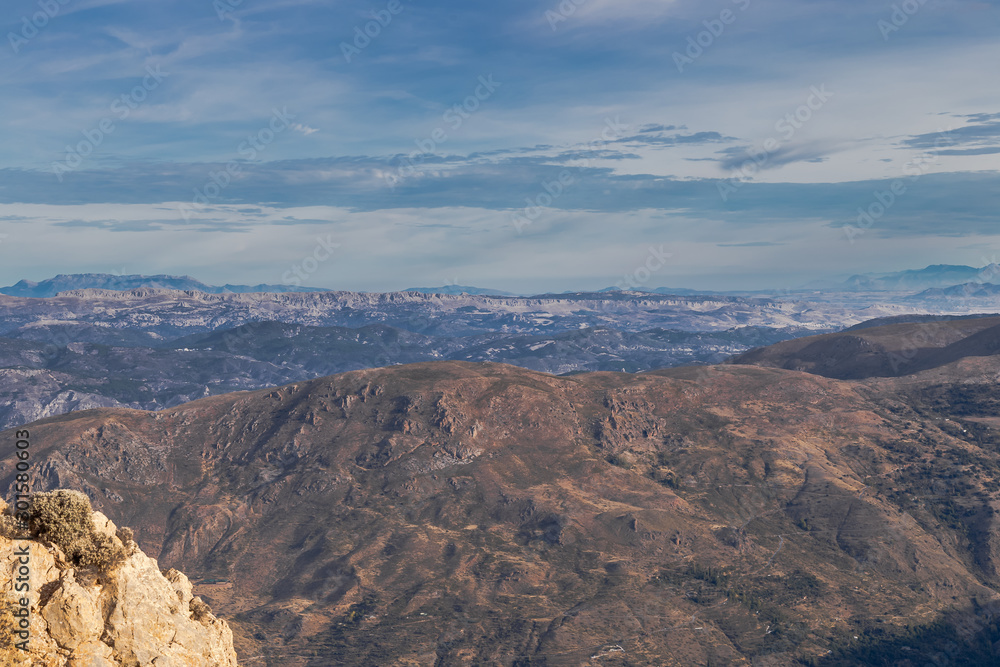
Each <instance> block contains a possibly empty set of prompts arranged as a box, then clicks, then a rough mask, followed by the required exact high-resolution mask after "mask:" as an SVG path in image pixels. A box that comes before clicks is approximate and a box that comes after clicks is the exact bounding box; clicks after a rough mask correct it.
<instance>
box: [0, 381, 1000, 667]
mask: <svg viewBox="0 0 1000 667" xmlns="http://www.w3.org/2000/svg"><path fill="white" fill-rule="evenodd" d="M984 387H985V391H986V392H987V394H986V395H984V396H982V397H979V398H976V397H974V396H972V397H970V396H969V395H966V396H965V397H964V398H963V406H964V407H963V409H964V410H965V412H964V413H963V415H962V416H959V415H957V414H955V413H954V412H953V411H951V410H952V407H951V403H950V402H949V401H950V399H949V395H948V394H942V393H937V394H934V395H933V396H932V395H929V394H928V395H926V396H923V397H922V398H920V397H917V396H916V395H914V396H909V395H906V400H905V401H904V400H903V398H902V397H904V394H901V393H899V392H898V391H896V390H891V389H890V388H887V387H883V388H881V389H872V388H864V387H861V386H859V385H856V384H852V383H845V382H839V381H836V380H831V379H827V378H823V377H819V376H815V375H808V374H803V373H797V372H791V371H785V370H779V369H769V368H753V367H747V366H720V367H708V368H701V369H698V368H683V369H673V370H667V371H657V372H653V373H645V374H640V375H624V374H615V373H594V374H584V375H576V376H572V377H553V376H550V375H545V374H541V373H535V372H531V371H526V370H524V369H519V368H514V367H510V366H503V365H497V364H468V363H462V362H435V363H428V364H415V365H409V366H399V367H394V368H385V369H373V370H365V371H357V372H351V373H347V374H343V375H338V376H333V377H328V378H320V379H316V380H312V381H309V382H300V383H296V384H294V385H289V386H286V387H282V388H278V389H273V390H263V391H255V392H249V393H240V394H233V395H225V396H216V397H211V398H206V399H202V400H199V401H195V402H193V403H189V404H186V405H183V406H178V407H176V408H172V409H169V410H165V411H162V412H159V413H145V412H139V411H130V410H92V411H85V412H80V413H75V414H71V415H64V416H60V417H55V418H51V419H47V420H44V421H42V422H39V423H37V424H33V425H31V427H30V431H31V440H32V452H33V453H32V456H33V461H34V466H35V468H34V469H35V471H36V485H37V486H38V487H39V488H55V487H57V486H58V487H72V488H78V489H81V490H84V491H86V492H87V493H88V495H90V497H91V498H92V499H94V502H95V504H96V505H99V506H100V508H101V509H102V511H104V512H105V513H106V514H108V515H109V516H111V517H112V518H113V519H115V520H116V521H119V522H120V523H127V524H129V525H133V526H137V527H138V533H137V540H138V542H139V543H140V545H142V547H143V548H144V549H146V550H147V551H150V552H151V553H156V554H158V557H159V561H160V563H161V565H162V566H164V567H171V566H172V567H178V566H180V567H182V568H183V569H185V571H187V572H188V573H189V574H191V575H192V576H193V577H194V578H196V579H202V580H208V581H206V582H205V583H203V584H201V585H200V587H199V588H198V591H199V592H200V593H201V594H203V595H204V596H206V599H207V600H208V601H209V602H210V603H211V604H212V605H213V608H215V609H216V610H217V612H218V613H220V615H222V616H223V617H226V618H228V619H230V622H231V624H232V626H233V628H234V632H235V633H236V636H237V648H238V650H239V651H240V652H241V653H242V654H243V655H244V656H246V655H264V656H267V660H268V664H270V665H283V666H284V665H289V666H295V665H329V664H338V665H371V664H379V665H382V664H400V665H403V664H414V665H415V664H442V665H445V664H447V665H451V664H455V665H459V664H502V665H514V664H517V665H527V664H532V665H533V664H547V665H577V664H586V663H587V662H588V661H589V660H591V659H592V658H591V656H601V657H600V658H593V659H595V660H598V659H599V660H600V661H601V664H611V665H684V666H687V665H697V664H708V663H709V662H712V664H716V663H721V664H747V665H749V664H751V661H753V660H756V661H758V662H759V661H766V663H767V664H774V665H786V664H789V665H790V664H793V661H794V660H796V659H798V658H802V659H815V660H817V661H818V660H821V659H822V656H824V655H825V654H826V653H827V652H828V651H841V650H853V649H852V648H851V647H852V646H856V642H854V640H852V639H851V637H853V636H855V635H857V636H859V637H862V638H863V639H864V641H866V642H868V641H869V640H870V641H871V642H876V643H877V642H879V641H885V640H887V639H891V638H895V637H897V636H900V635H901V633H903V632H904V631H905V628H904V626H911V627H921V626H923V627H934V626H932V625H931V624H933V623H934V622H936V621H939V620H941V619H942V618H952V619H956V620H954V622H955V623H958V622H961V623H963V624H964V625H961V628H960V629H958V630H954V632H953V635H954V633H958V634H957V635H954V636H962V635H961V633H966V635H968V636H971V634H970V633H974V632H975V629H976V628H977V627H978V628H980V629H982V628H983V627H984V626H982V625H981V624H980V625H979V626H975V625H974V623H973V622H974V621H975V622H978V621H977V619H980V618H985V616H984V615H985V614H987V612H988V611H989V610H990V609H993V605H994V604H995V603H996V602H997V600H998V595H997V593H996V587H997V585H998V584H1000V577H998V568H1000V541H998V540H997V537H996V536H997V534H998V528H1000V526H997V518H996V516H995V512H994V507H996V506H998V505H997V503H998V502H1000V501H998V500H997V491H998V490H1000V484H998V483H997V481H996V479H997V473H1000V465H998V462H1000V455H998V452H1000V439H998V438H997V436H996V435H994V433H993V432H992V431H991V429H990V428H989V427H988V426H987V425H985V424H984V423H981V422H976V421H974V420H975V419H979V418H980V415H983V416H984V418H986V417H989V415H990V414H991V413H990V412H989V408H988V403H989V401H988V400H987V399H989V400H992V399H991V398H990V397H991V396H992V395H991V394H989V391H990V387H989V386H984ZM918 399H919V400H918ZM977 400H979V401H980V403H981V404H982V406H983V407H981V408H976V407H975V406H976V405H978V404H977V403H976V401H977ZM907 401H908V402H907ZM983 401H985V402H983ZM977 409H978V410H980V412H977ZM945 417H947V418H948V419H951V420H952V421H949V422H946V421H945V420H944V418H945ZM959 419H961V420H962V421H961V422H957V421H955V420H959ZM955 423H961V424H963V428H965V431H962V430H961V429H958V428H955V427H954V424H955ZM975 424H979V426H975ZM9 436H10V434H9V433H8V434H4V435H3V436H2V438H0V460H2V468H0V476H2V478H3V480H5V481H6V482H8V483H9V482H10V481H11V480H12V477H11V475H12V471H13V467H12V466H13V463H14V458H13V444H12V443H13V438H12V437H9ZM977 610H978V611H977ZM948 615H954V616H948ZM949 627H951V626H949ZM909 636H910V635H905V637H909ZM995 639H1000V637H997V638H995ZM995 639H994V641H995ZM977 642H978V640H977ZM866 645H868V644H866ZM976 645H977V646H978V645H979V643H977V644H976ZM897 648H898V646H897ZM926 648H927V647H926V646H921V648H920V650H924V649H926ZM817 664H819V663H817ZM846 664H850V663H846ZM854 664H857V663H854Z"/></svg>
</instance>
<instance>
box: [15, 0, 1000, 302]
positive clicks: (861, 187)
mask: <svg viewBox="0 0 1000 667" xmlns="http://www.w3.org/2000/svg"><path fill="white" fill-rule="evenodd" d="M32 22H34V25H32ZM0 27H2V29H3V34H4V36H5V39H4V40H3V43H2V44H0V83H2V90H3V93H4V94H3V95H2V96H0V136H2V138H3V143H2V144H0V146H2V148H0V260H2V261H0V283H3V284H9V283H12V282H15V281H16V280H19V279H21V278H29V279H35V280H38V279H42V278H45V277H49V276H51V275H53V274H55V273H75V272H105V273H114V272H126V273H147V274H154V273H170V274H190V275H192V276H194V277H196V278H198V279H200V280H203V281H206V282H212V283H217V284H221V283H226V282H230V283H236V282H240V283H259V282H269V283H279V282H283V281H287V276H288V272H289V270H290V269H291V268H297V269H298V271H297V273H298V274H302V273H303V272H304V274H305V276H306V278H307V279H306V280H305V282H307V283H308V284H312V285H316V286H321V287H333V288H339V289H358V290H370V291H375V290H391V289H400V288H405V287H410V286H417V285H441V284H446V283H459V284H473V285H480V286H489V287H494V288H498V289H507V290H510V291H518V292H527V291H547V290H565V289H599V288H602V287H606V286H608V285H612V284H615V283H617V282H619V281H621V279H622V277H623V276H625V275H634V272H635V270H636V269H637V268H638V267H641V266H643V265H644V263H645V262H646V261H647V259H648V257H649V256H650V253H651V252H653V251H654V250H656V251H658V252H659V253H660V254H661V255H662V254H663V253H664V252H665V251H666V252H669V254H670V259H669V261H667V262H664V263H663V266H662V267H661V268H660V269H659V270H657V271H656V272H654V273H653V274H652V275H650V276H649V278H648V280H647V282H646V286H648V287H658V286H664V285H666V286H675V287H696V288H699V287H700V288H712V289H747V288H766V287H773V288H783V287H792V286H796V285H799V284H801V283H804V282H807V281H810V280H815V279H824V278H829V277H833V276H838V275H847V274H852V273H858V272H866V271H889V270H897V269H904V268H914V267H920V266H924V265H927V264H932V263H955V264H970V265H975V266H980V265H982V264H985V263H986V262H988V261H992V260H993V259H994V258H995V257H996V255H997V254H998V253H1000V238H998V229H1000V228H998V224H997V223H998V218H997V211H998V210H1000V206H998V204H1000V174H998V171H997V167H998V165H1000V89H998V88H997V86H996V85H995V79H996V76H995V72H996V71H997V70H998V66H1000V42H998V41H997V40H996V35H997V34H998V33H1000V30H998V28H1000V3H997V2H965V1H944V0H925V1H924V2H923V3H921V2H920V0H908V2H906V3H895V4H893V3H886V4H883V3H880V2H856V1H854V0H846V1H843V0H841V1H838V2H822V1H820V2H808V3H804V2H791V1H786V0H774V1H770V2H768V1H765V0H719V1H714V2H689V1H685V0H676V1H673V2H670V1H658V0H631V1H630V0H617V1H611V0H565V2H562V3H560V2H541V3H538V2H521V1H518V0H514V1H511V2H505V3H482V4H481V5H480V4H473V3H459V2H442V1H436V2H435V1H431V0H420V2H410V1H409V0H392V1H389V0H386V1H383V0H375V1H373V2H368V1H360V0H343V1H333V2H330V1H324V2H313V1H310V0H242V1H241V2H237V0H215V1H213V0H180V1H173V0H172V1H171V2H159V3H157V2H143V1H140V0H31V1H27V0H8V2H6V3H5V4H4V9H3V13H2V14H0ZM366 30H367V32H368V35H365V34H364V33H365V31H366ZM859 209H860V211H859ZM861 212H867V213H868V216H867V217H866V216H863V215H861ZM317 258H321V259H317ZM306 269H308V270H306ZM283 277H284V278H283Z"/></svg>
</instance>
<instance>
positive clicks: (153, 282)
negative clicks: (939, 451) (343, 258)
mask: <svg viewBox="0 0 1000 667" xmlns="http://www.w3.org/2000/svg"><path fill="white" fill-rule="evenodd" d="M991 279H1000V265H998V264H995V263H991V264H987V265H986V266H984V267H981V268H975V267H971V266H964V265H951V264H936V265H931V266H927V267H925V268H923V269H910V270H906V271H896V272H889V273H865V274H858V275H853V276H851V277H850V278H848V279H847V280H845V281H843V282H836V281H816V282H814V283H811V284H809V285H806V286H804V287H802V288H798V289H791V290H786V291H787V292H789V293H800V292H802V293H814V292H816V290H828V291H835V292H836V291H844V292H887V291H888V292H919V291H923V290H937V289H947V288H955V289H957V288H958V287H959V286H962V285H966V284H970V283H971V284H982V283H988V282H989V281H990V280H991ZM144 288H149V289H170V290H181V291H196V292H205V293H208V294H245V293H256V292H271V293H284V292H329V291H336V290H334V289H329V288H321V287H301V286H297V285H292V284H280V285H272V284H258V285H230V284H226V285H222V286H216V285H207V284H205V283H203V282H201V281H198V280H195V279H194V278H192V277H190V276H170V275H155V276H144V275H138V274H129V275H125V274H110V273H80V274H60V275H57V276H54V277H52V278H48V279H46V280H42V281H40V282H33V281H30V280H21V281H18V282H17V283H16V284H14V285H10V286H8V287H0V294H6V295H8V296H20V297H32V298H46V297H52V296H55V295H56V294H59V293H60V292H66V291H71V290H82V289H102V290H115V291H131V290H136V289H144ZM962 289H963V290H964V291H966V292H968V291H970V290H971V287H964V288H962ZM629 290H630V291H635V292H640V293H649V294H667V295H680V296H695V295H721V294H732V295H741V296H753V295H756V294H770V293H774V290H757V291H756V292H749V291H741V290H730V291H725V290H722V291H720V290H698V289H691V288H679V287H677V288H675V287H655V288H651V287H646V286H643V285H639V286H635V287H632V288H629ZM400 291H402V292H418V293H422V294H449V295H462V294H470V295H481V296H519V295H517V294H513V293H511V292H505V291H502V290H496V289H489V288H482V287H472V286H467V285H442V286H439V287H408V288H406V289H404V290H400ZM616 291H624V290H623V289H622V288H621V287H606V288H604V289H601V290H595V292H594V293H602V292H616ZM565 293H566V294H576V293H579V292H578V291H577V292H573V291H569V292H565ZM940 295H941V293H937V292H933V291H932V292H931V293H929V294H928V296H940ZM965 296H968V294H965ZM915 298H918V299H919V298H921V297H920V295H917V296H915Z"/></svg>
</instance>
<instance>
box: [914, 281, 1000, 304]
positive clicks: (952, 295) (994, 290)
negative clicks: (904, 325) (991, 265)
mask: <svg viewBox="0 0 1000 667" xmlns="http://www.w3.org/2000/svg"><path fill="white" fill-rule="evenodd" d="M996 296H1000V285H994V284H993V283H962V284H961V285H952V286H951V287H934V288H931V289H926V290H924V291H923V292H920V293H919V294H914V295H913V296H910V297H907V298H909V299H912V300H915V301H918V300H927V299H981V298H983V297H996Z"/></svg>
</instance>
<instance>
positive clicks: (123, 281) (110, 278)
mask: <svg viewBox="0 0 1000 667" xmlns="http://www.w3.org/2000/svg"><path fill="white" fill-rule="evenodd" d="M141 288H153V289H173V290H183V291H189V292H190V291H193V292H207V293H209V294H227V293H232V294H246V293H254V292H329V291H330V290H328V289H325V288H322V287H298V286H295V285H267V284H260V285H228V284H227V285H223V286H221V287H219V286H216V285H206V284H205V283H203V282H201V281H200V280H195V279H194V278H192V277H191V276H168V275H162V274H161V275H156V276H142V275H136V274H132V275H116V274H113V273H73V274H63V273H60V274H59V275H57V276H55V277H53V278H48V279H46V280H43V281H41V282H34V281H31V280H20V281H18V282H17V283H16V284H14V285H10V286H8V287H0V294H6V295H8V296H20V297H31V298H41V299H44V298H48V297H52V296H55V295H56V294H59V293H60V292H67V291H70V290H81V289H106V290H114V291H119V292H123V291H127V290H134V289H141Z"/></svg>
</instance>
